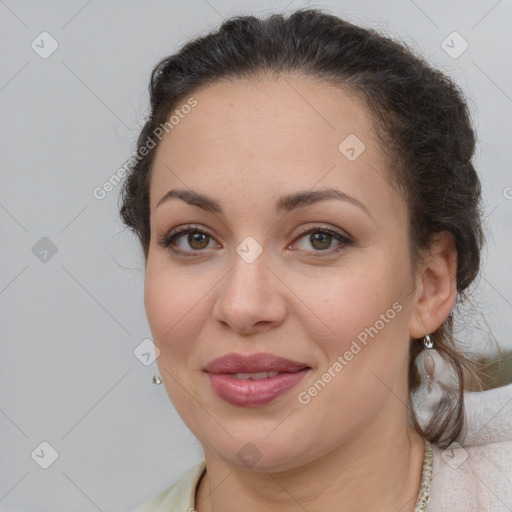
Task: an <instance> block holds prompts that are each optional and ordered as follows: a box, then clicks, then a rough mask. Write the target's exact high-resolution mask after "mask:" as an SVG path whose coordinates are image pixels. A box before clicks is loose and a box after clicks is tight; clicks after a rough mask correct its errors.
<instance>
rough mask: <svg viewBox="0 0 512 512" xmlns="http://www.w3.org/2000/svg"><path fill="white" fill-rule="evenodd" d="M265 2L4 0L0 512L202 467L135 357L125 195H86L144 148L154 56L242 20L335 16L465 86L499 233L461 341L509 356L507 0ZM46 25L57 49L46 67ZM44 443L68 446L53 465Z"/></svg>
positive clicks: (101, 503)
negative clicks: (407, 48)
mask: <svg viewBox="0 0 512 512" xmlns="http://www.w3.org/2000/svg"><path fill="white" fill-rule="evenodd" d="M255 4H256V3H255V2H254V1H250V2H249V1H245V2H235V1H227V0H211V1H208V2H207V1H206V0H187V2H177V1H175V2H171V1H163V0H159V1H156V0H153V1H144V2H142V1H138V2H136V1H124V2H121V1H119V0H118V1H110V2H108V3H107V2H100V1H97V0H96V1H95V0H92V1H89V2H86V1H84V0H74V1H67V2H63V1H62V2H57V1H46V2H37V1H30V2H29V1H26V2H25V1H21V0H19V1H15V0H6V1H0V33H1V34H2V36H1V37H2V65H1V66H0V108H1V134H0V139H1V141H2V151H1V154H0V168H1V182H0V220H1V240H2V250H1V253H0V254H1V255H0V258H1V259H0V266H1V272H0V311H1V324H0V325H1V332H2V356H1V363H0V365H1V371H0V379H1V380H0V432H1V435H0V461H1V463H0V510H2V511H52V512H59V511H69V510H73V511H97V510H100V511H113V512H114V511H116V512H117V511H133V510H135V508H137V506H138V505H140V504H141V503H142V502H144V501H146V500H147V499H148V498H149V497H151V496H153V495H154V494H156V493H157V492H158V491H160V490H161V489H163V488H164V487H166V486H168V485H169V484H170V483H172V482H173V481H174V480H176V479H177V478H178V477H179V476H181V474H182V473H183V472H184V471H185V470H186V469H188V468H189V467H190V466H192V465H193V464H195V463H196V462H198V461H199V460H200V459H201V458H202V451H201V448H200V445H199V444H198V443H197V441H195V440H194V438H193V436H192V435H191V434H190V432H189V431H188V430H187V428H186V427H185V426H184V424H183V423H182V422H181V420H180V418H179V417H178V416H177V414H176V412H175V411H174V409H173V407H172V405H171V403H170V401H169V399H168V397H167V395H166V393H165V389H164V387H163V385H161V386H157V385H155V384H153V383H152V382H151V378H152V376H153V375H154V374H155V373H156V372H157V366H156V362H153V363H152V364H151V365H148V366H145V365H144V364H143V363H142V362H141V361H140V360H139V359H138V358H137V357H135V355H134V350H136V347H137V346H138V345H139V344H140V343H141V342H142V341H143V340H144V339H146V338H150V337H151V334H150V330H149V327H148V325H147V321H146V318H145V313H144V307H143V278H144V276H143V259H142V253H141V252H140V250H139V248H138V246H137V244H136V242H135V240H134V238H133V237H132V236H131V235H130V234H129V233H127V232H126V231H123V228H122V225H121V223H120V221H119V219H118V212H117V200H118V196H117V194H118V191H119V187H116V189H114V190H113V191H112V192H110V193H109V194H108V195H107V196H106V197H105V199H103V200H98V199H95V197H94V196H93V190H94V189H95V188H96V187H98V186H101V185H102V184H103V183H104V182H105V181H107V180H108V179H109V178H110V177H111V176H112V175H113V174H114V173H115V172H116V171H117V170H118V169H119V167H120V166H121V165H122V164H123V163H124V162H125V161H126V159H127V158H128V157H129V155H130V154H131V152H132V151H133V150H134V144H135V140H136V137H137V135H138V130H139V129H140V128H141V126H142V124H143V120H144V116H145V115H146V113H147V108H148V96H147V83H148V79H149V74H150V72H151V69H152V68H153V66H154V64H156V62H157V60H158V59H160V58H161V57H163V56H165V55H168V54H170V53H173V52H174V51H175V50H176V49H177V48H178V45H180V44H182V43H183V42H184V41H185V40H187V39H188V38H189V37H192V36H194V35H198V34H199V33H205V32H207V31H209V30H211V29H213V28H214V27H216V26H217V25H218V24H219V23H220V22H221V21H222V19H223V18H226V17H229V16H231V15H233V14H238V13H255V14H264V13H268V12H270V11H280V10H283V9H285V8H286V9H285V10H286V11H291V10H293V9H295V8H299V7H304V6H312V7H313V6H316V7H326V8H327V9H328V10H330V11H331V12H333V13H335V14H338V15H340V16H342V17H345V18H346V19H348V20H349V21H351V22H353V23H357V24H361V25H362V26H367V27H374V28H378V29H380V30H382V31H384V32H386V33H387V34H388V35H391V36H393V37H396V38H399V39H402V40H404V41H406V42H408V43H409V44H411V45H412V46H413V47H415V48H416V49H417V51H418V52H419V53H421V54H422V55H424V56H426V57H427V58H428V59H429V60H430V61H431V62H432V63H433V64H435V65H436V66H437V67H438V68H440V69H442V70H443V71H445V72H446V73H448V74H449V75H450V76H452V77H453V78H454V79H455V81H456V82H457V83H458V84H460V85H461V86H462V87H463V89H464V90H465V92H466V94H467V96H468V101H469V104H470V108H471V111H472V114H473V117H474V120H475V126H476V129H477V132H478V151H477V155H476V158H475V163H476V166H477V168H478V170H479V172H480V175H481V179H482V183H483V188H484V204H485V212H486V229H487V231H488V233H489V234H488V244H487V248H486V251H485V254H484V262H483V269H482V275H481V278H480V279H479V284H478V288H477V290H476V292H475V295H474V297H475V299H474V301H475V306H474V307H469V308H467V309H466V312H465V314H464V317H462V321H461V322H460V324H461V325H464V326H467V329H465V330H464V331H463V332H462V334H461V337H462V338H463V339H464V340H467V342H468V344H470V347H471V349H472V350H475V351H477V350H478V351H489V350H491V349H492V347H493V344H492V343H491V341H490V340H491V339H494V338H495V339H496V340H497V341H498V342H499V344H500V345H501V346H502V347H508V348H512V337H511V336H510V332H511V331H512V320H511V319H512V314H511V313H512V309H511V308H512V292H511V291H510V290H511V286H512V274H511V272H510V269H509V265H510V263H509V262H510V260H511V253H512V243H511V238H510V233H511V232H512V229H511V228H512V221H511V219H512V215H511V213H512V188H510V187H512V173H511V170H510V162H511V161H512V154H511V152H512V149H511V147H512V145H511V144H510V134H511V119H512V73H511V65H510V62H511V57H512V43H511V41H512V39H511V38H510V29H511V26H512V2H511V1H510V0H508V1H507V0H501V1H496V0H480V1H471V2H469V1H467V0H459V1H453V2H450V3H449V4H448V5H446V2H445V1H440V0H436V1H428V2H427V1H420V0H415V1H412V0H394V1H387V2H381V1H377V0H364V1H361V0H347V1H343V2H341V1H338V2H334V1H331V2H316V3H310V2H298V1H297V2H294V1H292V2H288V1H283V2H258V4H257V7H255ZM44 31H46V32H48V33H49V34H51V37H52V38H53V39H54V40H56V41H57V43H58V45H59V46H58V48H57V50H56V51H55V52H54V53H53V54H52V55H50V56H49V57H48V58H46V59H44V58H42V57H41V56H40V53H41V52H44V51H49V50H50V49H51V44H52V42H51V40H50V39H48V36H39V35H40V34H41V33H42V32H44ZM453 31H457V32H458V33H459V34H460V35H461V36H462V37H463V38H464V40H466V41H467V42H468V44H469V47H468V49H467V50H466V51H465V52H464V53H462V54H461V55H460V56H458V57H457V58H454V57H453V56H450V55H448V53H447V52H446V51H445V50H444V49H443V46H442V44H443V41H444V40H445V39H446V38H447V36H448V35H449V34H451V33H452V32H453ZM42 38H44V41H43V42H41V39H42ZM33 41H35V43H34V44H37V45H39V46H38V47H37V46H36V48H37V49H38V52H39V53H37V52H36V51H35V49H33V48H32V47H31V44H32V42H33ZM460 43H461V41H455V42H454V44H453V46H454V51H457V50H458V49H459V48H460ZM41 239H43V240H41ZM50 241H51V242H50ZM52 248H53V251H55V249H56V250H57V252H56V253H55V254H53V253H52ZM45 250H46V251H48V252H47V253H45V252H44V251H45ZM147 357H148V356H145V358H146V359H147ZM140 359H143V360H144V358H143V357H141V358H140ZM42 442H47V443H49V445H51V447H53V449H54V450H56V452H57V453H58V457H57V459H56V460H55V461H54V462H53V463H52V464H51V465H50V466H49V467H48V468H47V469H43V468H42V467H40V466H41V465H44V464H45V463H46V464H48V463H49V462H51V461H52V458H51V455H52V454H51V448H49V447H48V446H47V445H42V446H40V444H41V443H42Z"/></svg>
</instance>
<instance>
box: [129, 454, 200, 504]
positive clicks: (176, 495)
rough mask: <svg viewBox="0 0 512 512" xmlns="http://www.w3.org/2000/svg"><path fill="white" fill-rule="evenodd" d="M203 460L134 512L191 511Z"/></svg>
mask: <svg viewBox="0 0 512 512" xmlns="http://www.w3.org/2000/svg"><path fill="white" fill-rule="evenodd" d="M205 467H206V464H205V461H204V460H203V461H202V462H200V463H199V464H197V465H195V466H194V467H192V468H191V469H190V470H189V471H187V472H186V473H185V474H184V475H183V476H182V477H181V478H180V479H179V480H178V481H177V482H174V483H173V484H172V485H170V486H169V487H166V488H165V489H164V490H163V491H161V492H159V493H158V494H157V495H156V496H153V498H151V499H150V500H149V501H147V502H146V503H144V504H143V505H141V506H140V507H139V508H138V509H137V510H136V511H135V512H168V511H169V510H192V509H193V508H194V501H195V493H196V486H197V483H198V482H199V480H200V479H201V476H202V475H203V473H204V470H205Z"/></svg>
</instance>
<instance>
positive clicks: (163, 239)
mask: <svg viewBox="0 0 512 512" xmlns="http://www.w3.org/2000/svg"><path fill="white" fill-rule="evenodd" d="M318 232H320V233H326V234H328V235H332V236H333V237H334V238H335V239H336V240H338V241H339V242H340V244H339V245H338V246H337V247H336V248H335V249H333V250H325V251H322V250H320V251H312V252H313V253H319V254H318V255H311V256H310V257H312V258H322V257H324V256H323V255H321V254H320V253H326V254H327V255H328V256H332V255H333V254H337V253H338V252H340V251H341V250H343V249H344V248H345V247H346V246H348V245H350V244H352V243H353V242H352V240H351V239H349V238H348V237H346V236H344V235H342V234H341V233H339V232H338V231H335V230H333V229H329V228H325V227H323V226H310V227H308V228H307V229H305V230H303V231H301V232H300V233H299V234H298V236H297V237H296V238H295V240H298V239H300V238H302V237H304V236H305V235H309V234H312V233H318ZM190 233H201V234H203V235H206V236H208V237H209V238H211V239H213V238H214V237H213V236H212V235H211V234H210V233H209V232H208V231H206V230H204V229H202V228H200V227H199V226H197V225H184V226H179V227H178V228H175V229H173V230H172V231H170V232H169V233H167V234H166V233H163V234H161V235H159V237H158V245H160V246H161V247H163V248H165V249H169V250H170V251H172V252H173V253H175V254H178V255H180V256H184V257H195V256H198V255H200V253H201V252H202V251H192V254H190V253H189V252H188V251H181V250H179V249H174V248H173V247H171V244H172V243H173V242H174V240H175V239H176V238H179V237H180V236H183V235H187V234H190ZM194 253H195V254H194Z"/></svg>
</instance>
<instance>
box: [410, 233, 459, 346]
mask: <svg viewBox="0 0 512 512" xmlns="http://www.w3.org/2000/svg"><path fill="white" fill-rule="evenodd" d="M416 282H417V289H416V301H415V304H414V305H413V310H412V314H411V321H410V325H409V335H410V336H411V338H415V339H417V338H422V337H423V336H425V334H430V333H432V332H434V331H435V330H436V329H437V328H438V327H439V326H440V325H441V324H442V323H443V322H444V320H445V319H446V317H447V316H448V315H449V314H450V313H451V311H452V309H453V307H454V306H455V301H456V299H457V249H456V246H455V239H454V237H453V235H452V234H451V233H450V232H448V231H442V232H440V233H436V234H435V236H434V238H433V240H432V243H431V245H430V249H429V251H428V254H427V256H426V258H425V261H424V262H423V263H422V264H421V265H420V268H419V270H418V274H417V281H416Z"/></svg>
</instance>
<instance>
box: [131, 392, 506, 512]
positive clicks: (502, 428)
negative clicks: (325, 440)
mask: <svg viewBox="0 0 512 512" xmlns="http://www.w3.org/2000/svg"><path fill="white" fill-rule="evenodd" d="M465 396H466V399H465V406H466V417H467V433H466V437H465V438H464V441H463V442H462V443H461V444H462V446H459V445H458V444H452V445H451V446H450V447H449V448H448V449H446V450H440V449H439V448H438V447H437V446H435V445H432V452H433V461H432V481H431V485H430V491H429V501H428V504H427V507H426V509H425V511H426V512H512V384H509V385H507V386H503V387H500V388H495V389H491V390H488V391H482V392H467V393H466V394H465ZM204 470H205V461H204V460H203V461H202V462H200V463H199V464H197V465H196V466H194V467H193V468H191V469H190V470H189V471H187V472H186V473H185V474H184V475H183V476H182V478H181V479H180V480H178V481H177V482H175V483H174V484H172V485H171V486H169V487H167V488H166V489H164V490H163V491H161V492H160V493H159V494H157V495H156V496H154V497H153V498H152V499H151V500H149V501H147V502H146V503H145V504H144V505H142V506H141V507H140V508H138V509H137V511H136V512H192V511H193V510H194V500H195V493H196V487H197V484H198V482H199V480H200V479H201V476H202V475H203V472H204Z"/></svg>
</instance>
